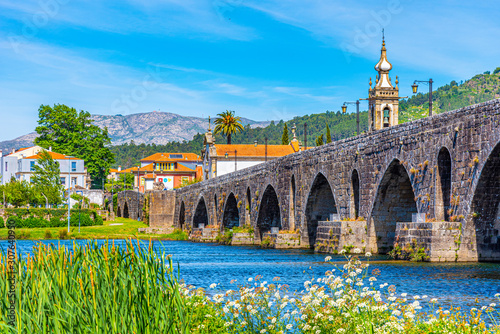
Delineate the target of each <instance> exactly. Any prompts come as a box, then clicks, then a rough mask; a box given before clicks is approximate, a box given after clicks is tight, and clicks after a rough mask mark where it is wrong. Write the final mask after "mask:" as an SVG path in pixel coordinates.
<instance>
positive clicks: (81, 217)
mask: <svg viewBox="0 0 500 334" xmlns="http://www.w3.org/2000/svg"><path fill="white" fill-rule="evenodd" d="M70 224H71V226H78V224H80V226H92V225H94V222H93V221H92V219H90V216H89V215H88V214H86V213H80V214H78V213H75V214H72V215H71V219H70Z"/></svg>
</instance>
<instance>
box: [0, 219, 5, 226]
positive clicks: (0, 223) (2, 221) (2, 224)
mask: <svg viewBox="0 0 500 334" xmlns="http://www.w3.org/2000/svg"><path fill="white" fill-rule="evenodd" d="M4 227H5V222H4V220H3V218H2V217H0V228H4Z"/></svg>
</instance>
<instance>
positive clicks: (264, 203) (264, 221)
mask: <svg viewBox="0 0 500 334" xmlns="http://www.w3.org/2000/svg"><path fill="white" fill-rule="evenodd" d="M271 227H278V228H280V229H281V214H280V207H279V201H278V195H276V191H275V190H274V187H273V186H272V185H270V184H269V185H268V186H267V187H266V190H265V191H264V193H263V194H262V199H261V201H260V204H259V216H258V219H257V232H258V233H259V235H260V238H261V239H262V235H263V234H264V233H266V232H269V231H270V230H271Z"/></svg>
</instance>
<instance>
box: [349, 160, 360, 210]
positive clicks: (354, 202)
mask: <svg viewBox="0 0 500 334" xmlns="http://www.w3.org/2000/svg"><path fill="white" fill-rule="evenodd" d="M359 187H360V185H359V173H358V171H357V169H353V170H352V174H351V196H350V197H351V217H352V218H354V219H357V218H358V217H359Z"/></svg>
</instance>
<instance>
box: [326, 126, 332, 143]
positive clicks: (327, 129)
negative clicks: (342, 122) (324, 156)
mask: <svg viewBox="0 0 500 334" xmlns="http://www.w3.org/2000/svg"><path fill="white" fill-rule="evenodd" d="M331 142H332V135H331V134H330V127H329V126H328V123H326V143H327V144H328V143H331Z"/></svg>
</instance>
